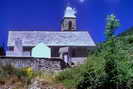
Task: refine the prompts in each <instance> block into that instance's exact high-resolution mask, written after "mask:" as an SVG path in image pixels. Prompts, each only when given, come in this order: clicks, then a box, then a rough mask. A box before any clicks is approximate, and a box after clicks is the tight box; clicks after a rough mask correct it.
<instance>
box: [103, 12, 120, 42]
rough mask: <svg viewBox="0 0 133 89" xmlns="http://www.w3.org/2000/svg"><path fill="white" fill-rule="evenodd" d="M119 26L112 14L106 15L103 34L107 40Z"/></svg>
mask: <svg viewBox="0 0 133 89" xmlns="http://www.w3.org/2000/svg"><path fill="white" fill-rule="evenodd" d="M119 26H120V22H119V20H118V19H117V18H116V16H115V15H114V14H111V15H108V16H107V18H106V27H105V36H106V38H107V40H108V39H110V38H112V37H113V35H114V32H115V29H116V28H118V27H119Z"/></svg>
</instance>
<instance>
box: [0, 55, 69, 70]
mask: <svg viewBox="0 0 133 89" xmlns="http://www.w3.org/2000/svg"><path fill="white" fill-rule="evenodd" d="M0 65H12V66H14V67H16V68H23V67H31V68H32V69H33V70H41V71H43V70H51V71H54V70H62V69H64V68H66V67H67V66H66V63H65V62H64V61H63V60H62V59H59V58H32V57H0Z"/></svg>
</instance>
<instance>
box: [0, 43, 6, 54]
mask: <svg viewBox="0 0 133 89" xmlns="http://www.w3.org/2000/svg"><path fill="white" fill-rule="evenodd" d="M0 56H5V50H4V47H3V46H1V45H0Z"/></svg>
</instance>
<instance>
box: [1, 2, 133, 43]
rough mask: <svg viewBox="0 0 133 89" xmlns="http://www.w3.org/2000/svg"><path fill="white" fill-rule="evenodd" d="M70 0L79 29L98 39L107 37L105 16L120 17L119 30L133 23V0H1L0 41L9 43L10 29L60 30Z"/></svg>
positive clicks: (101, 39) (100, 40) (117, 31)
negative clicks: (105, 34)
mask: <svg viewBox="0 0 133 89" xmlns="http://www.w3.org/2000/svg"><path fill="white" fill-rule="evenodd" d="M68 2H69V5H71V6H72V7H73V8H75V9H76V10H77V14H76V15H77V28H78V29H77V30H78V31H88V32H89V33H90V35H91V36H92V38H93V39H94V41H95V42H96V43H98V42H102V41H103V40H105V37H104V29H105V23H106V21H105V18H106V16H107V15H109V14H112V13H114V15H116V17H117V18H118V19H119V20H120V23H121V25H120V27H119V28H118V29H117V30H116V33H121V32H123V31H125V30H126V29H128V28H130V27H132V26H133V0H0V43H4V44H5V45H6V42H7V37H8V31H9V30H18V31H21V30H43V31H60V26H61V25H60V21H61V20H62V18H63V15H64V10H65V8H66V6H67V4H68Z"/></svg>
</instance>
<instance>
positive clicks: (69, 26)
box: [61, 6, 76, 31]
mask: <svg viewBox="0 0 133 89" xmlns="http://www.w3.org/2000/svg"><path fill="white" fill-rule="evenodd" d="M75 14H76V10H75V9H74V8H71V7H70V6H67V7H66V10H65V15H64V17H63V20H62V22H61V31H75V30H76V15H75Z"/></svg>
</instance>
